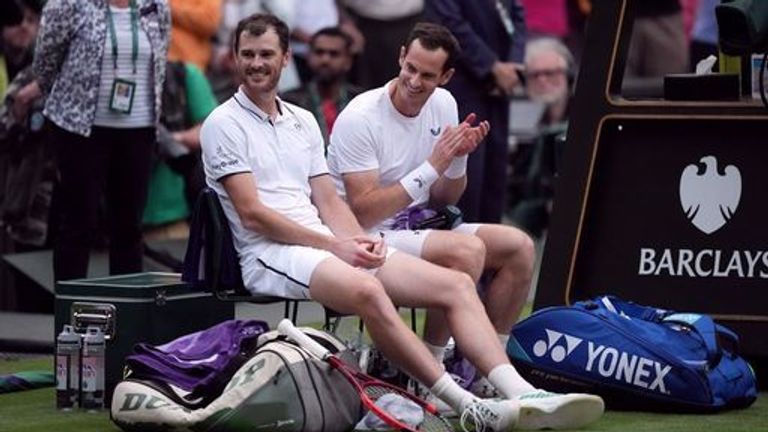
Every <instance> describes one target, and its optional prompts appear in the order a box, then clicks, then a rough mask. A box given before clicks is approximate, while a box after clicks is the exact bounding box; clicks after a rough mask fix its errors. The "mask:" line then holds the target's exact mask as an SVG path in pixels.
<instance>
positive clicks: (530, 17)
mask: <svg viewBox="0 0 768 432" xmlns="http://www.w3.org/2000/svg"><path fill="white" fill-rule="evenodd" d="M522 4H523V8H525V22H526V24H527V26H528V31H529V32H530V33H534V34H546V35H549V36H554V37H557V38H562V37H565V36H567V35H568V31H569V29H568V15H567V12H566V7H565V0H522Z"/></svg>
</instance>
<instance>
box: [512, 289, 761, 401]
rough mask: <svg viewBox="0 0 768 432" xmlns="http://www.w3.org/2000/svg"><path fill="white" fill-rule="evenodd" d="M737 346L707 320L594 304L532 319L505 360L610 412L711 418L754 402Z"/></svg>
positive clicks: (602, 300) (517, 331)
mask: <svg viewBox="0 0 768 432" xmlns="http://www.w3.org/2000/svg"><path fill="white" fill-rule="evenodd" d="M738 341H739V340H738V337H737V336H736V334H734V333H733V332H732V331H731V330H729V329H728V328H726V327H724V326H721V325H719V324H717V323H715V322H714V321H713V320H712V318H710V317H709V316H706V315H699V314H693V313H675V312H672V311H666V310H661V309H656V308H652V307H645V306H640V305H637V304H634V303H631V302H626V301H622V300H620V299H617V298H615V297H597V298H596V299H594V300H591V301H584V302H578V303H575V304H574V305H572V306H562V307H560V306H558V307H550V308H545V309H541V310H539V311H537V312H535V313H534V314H532V315H531V316H530V317H528V318H527V319H525V320H523V321H522V322H520V323H518V324H517V325H516V326H515V328H514V329H513V330H512V337H511V338H510V340H509V343H508V345H507V354H508V355H509V357H510V359H511V360H512V362H513V364H514V365H515V367H517V368H518V370H519V371H520V373H521V374H522V375H523V376H524V377H526V379H528V380H529V381H531V382H532V383H533V384H534V385H536V386H538V387H541V388H544V389H547V390H551V391H561V392H587V393H594V394H599V395H601V396H603V398H604V399H605V401H606V403H607V404H608V406H609V407H611V408H615V409H633V410H651V411H674V412H713V411H718V410H721V409H725V408H738V407H746V406H749V405H750V404H752V402H754V401H755V399H756V397H757V388H756V381H755V375H754V372H753V370H752V368H751V367H750V366H749V364H748V363H747V362H746V361H745V360H744V359H743V358H741V357H740V356H739V355H738V351H737V347H738Z"/></svg>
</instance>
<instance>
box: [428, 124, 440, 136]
mask: <svg viewBox="0 0 768 432" xmlns="http://www.w3.org/2000/svg"><path fill="white" fill-rule="evenodd" d="M440 129H442V128H441V127H440V126H438V127H437V129H430V130H429V131H430V132H432V136H438V135H440Z"/></svg>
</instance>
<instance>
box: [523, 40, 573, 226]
mask: <svg viewBox="0 0 768 432" xmlns="http://www.w3.org/2000/svg"><path fill="white" fill-rule="evenodd" d="M573 69H574V66H573V56H572V55H571V52H570V51H569V50H568V48H567V47H566V46H565V45H564V44H563V43H562V42H560V41H559V40H558V39H554V38H539V39H535V40H533V41H530V42H528V43H527V44H526V48H525V77H526V80H525V88H526V93H527V95H528V97H529V99H530V100H531V101H533V102H534V103H536V104H540V106H543V108H544V111H543V114H542V116H541V119H540V121H539V124H538V128H537V129H538V134H537V136H536V137H535V138H534V139H533V140H530V142H527V143H526V142H525V141H523V142H522V143H521V145H518V146H517V153H516V154H515V165H516V166H515V168H516V171H517V172H514V178H513V181H512V186H513V187H514V186H517V187H515V190H514V191H513V192H514V193H513V195H514V196H515V198H516V202H515V203H514V205H513V206H512V211H511V212H510V214H509V217H510V219H511V220H512V221H513V223H514V224H515V225H516V226H519V227H520V228H522V229H524V230H526V232H528V233H529V234H530V235H531V236H534V237H539V238H540V237H541V236H542V235H543V233H544V231H545V230H546V228H547V226H548V224H549V214H550V211H551V201H552V197H553V195H554V179H555V174H556V172H557V168H558V167H557V162H558V161H559V160H560V154H561V152H562V150H563V149H562V141H561V140H560V139H559V136H560V135H561V134H563V133H564V132H565V129H566V126H567V121H568V118H567V115H568V104H569V102H570V97H571V87H572V81H573V78H572V75H573ZM512 103H519V102H517V101H515V102H512ZM526 144H527V145H526Z"/></svg>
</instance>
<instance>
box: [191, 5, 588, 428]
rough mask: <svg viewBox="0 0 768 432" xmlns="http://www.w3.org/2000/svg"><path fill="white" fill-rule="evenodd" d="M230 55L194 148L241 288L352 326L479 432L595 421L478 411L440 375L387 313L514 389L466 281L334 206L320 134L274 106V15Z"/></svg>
mask: <svg viewBox="0 0 768 432" xmlns="http://www.w3.org/2000/svg"><path fill="white" fill-rule="evenodd" d="M233 45H234V50H235V62H236V67H237V71H238V73H239V75H240V77H241V78H242V85H241V87H240V89H239V90H238V92H237V93H236V94H235V95H234V96H233V97H232V98H230V99H229V100H228V101H226V102H224V103H223V104H222V105H221V106H219V107H218V108H217V109H216V110H214V111H213V112H212V113H211V114H210V115H209V116H208V118H207V119H206V120H205V122H204V124H203V128H202V132H201V142H202V148H203V162H204V165H205V173H206V182H207V184H208V186H209V187H211V188H212V189H213V190H215V191H216V193H217V194H218V196H219V198H220V199H221V203H222V207H223V208H224V213H225V214H226V217H227V221H228V222H229V224H230V227H231V228H232V232H233V238H234V243H235V248H236V250H237V252H238V256H239V259H240V266H241V268H242V275H243V283H244V285H245V287H246V288H247V289H248V290H250V291H252V292H254V293H260V294H267V295H276V296H281V297H286V298H311V299H313V300H315V301H317V302H319V303H321V304H323V305H324V306H326V307H328V308H331V309H334V310H336V311H338V312H341V313H347V314H356V315H359V316H360V318H361V319H362V320H363V322H364V323H365V326H366V328H367V330H368V332H369V334H370V335H371V338H372V339H373V341H374V342H375V344H376V347H377V348H378V349H379V350H381V351H382V352H383V353H384V354H385V355H386V356H387V358H389V359H390V360H391V361H392V362H394V363H395V364H397V365H399V366H400V367H402V368H403V369H404V370H405V371H406V372H408V373H409V374H410V375H411V376H413V377H414V378H415V379H417V380H418V381H420V382H421V383H423V384H424V385H426V386H427V387H428V388H430V390H431V391H432V392H433V394H434V395H436V396H437V397H438V398H440V400H442V401H443V402H445V403H446V404H447V405H449V406H451V407H452V408H453V410H455V411H456V412H458V413H462V415H463V423H465V424H466V423H470V424H471V423H473V424H474V427H475V429H476V430H487V429H490V430H495V431H502V430H504V431H505V430H510V429H511V428H513V427H517V428H538V427H565V426H577V425H580V424H585V423H588V422H590V421H592V420H594V419H595V418H596V417H599V415H600V414H601V413H602V400H601V399H599V398H597V397H594V396H578V395H556V396H554V397H548V396H547V395H549V394H541V393H536V395H535V397H531V398H529V399H526V400H523V399H520V400H511V399H508V400H490V399H481V398H478V397H476V396H474V395H472V394H471V393H469V392H467V391H466V390H464V389H462V388H461V387H459V386H458V385H457V384H456V383H455V382H454V381H453V380H452V379H451V377H450V376H449V375H448V373H446V372H445V371H443V370H442V368H441V366H440V364H439V363H438V362H437V361H435V359H434V358H433V357H432V356H431V355H430V353H429V351H428V350H427V348H426V347H425V346H424V345H423V344H422V343H421V342H420V341H419V339H418V337H417V336H416V335H415V334H414V333H413V332H412V331H411V330H410V329H409V328H408V327H407V326H406V325H405V324H404V323H403V321H402V320H401V319H400V316H399V315H398V313H397V309H396V308H395V306H394V305H395V304H398V305H403V306H408V307H424V308H428V309H430V310H436V311H439V313H441V314H442V316H445V317H446V319H447V327H448V328H449V329H450V331H451V333H452V334H453V335H454V338H455V339H456V342H457V344H458V345H459V346H460V347H461V348H462V351H463V352H464V353H465V354H466V355H467V358H469V359H470V360H471V361H472V362H473V363H474V364H475V366H476V367H477V368H478V369H480V370H481V371H483V373H487V374H489V375H490V376H492V377H493V378H492V381H493V383H494V385H497V386H509V385H514V384H513V381H514V379H515V375H516V372H515V371H514V368H513V367H512V365H511V364H510V363H509V359H508V358H507V356H506V355H505V353H504V350H503V349H502V348H501V346H500V345H499V343H498V341H497V339H496V336H495V334H494V331H493V326H492V325H491V322H490V321H489V320H488V317H487V316H486V315H485V312H484V311H483V305H482V303H481V302H480V299H479V297H478V296H477V293H476V292H475V289H474V284H473V283H472V281H471V279H470V278H469V277H468V276H467V275H465V274H463V273H461V272H458V271H455V270H451V269H446V268H443V267H439V266H436V265H434V264H431V263H429V262H427V261H424V260H422V259H420V258H416V257H414V256H412V255H410V254H407V253H402V252H397V251H395V250H394V248H391V249H389V251H388V250H387V247H386V245H385V244H384V243H383V242H382V241H381V240H380V239H379V238H378V237H377V236H374V237H373V238H372V237H369V236H368V235H366V234H365V233H364V231H363V229H362V228H361V227H360V225H359V224H358V223H357V221H356V220H355V217H354V216H353V214H352V212H351V211H350V210H349V207H347V205H346V204H345V203H344V201H343V200H342V199H341V198H340V197H339V196H338V195H337V194H336V190H335V188H334V186H333V181H332V180H331V178H330V176H329V175H328V168H327V166H326V163H325V158H324V157H323V147H324V146H323V138H322V135H321V133H320V128H319V127H318V125H317V122H316V121H315V119H314V118H313V117H312V114H311V113H310V112H309V111H306V110H304V109H302V108H299V107H297V106H295V105H292V104H290V103H286V102H283V101H282V100H281V99H279V98H278V97H277V83H278V81H279V78H280V73H281V71H282V69H283V68H284V67H285V66H287V64H288V59H289V56H290V51H289V50H288V27H287V26H286V25H285V23H283V22H282V21H280V20H279V19H277V18H275V17H274V16H271V15H253V16H251V17H248V18H246V19H245V20H243V21H241V22H240V23H239V24H238V26H237V30H236V33H235V42H234V44H233ZM414 97H416V98H421V97H422V95H420V94H419V92H418V91H417V92H415V94H414ZM459 129H462V130H465V131H468V130H471V129H472V128H470V127H468V126H462V127H460V128H452V130H453V131H452V132H448V133H446V134H445V135H443V137H444V138H443V141H441V142H443V144H442V147H445V148H446V149H447V150H446V151H447V152H448V153H449V154H450V153H451V152H456V151H457V150H456V148H457V147H461V148H464V146H465V145H467V142H468V140H467V139H465V138H463V137H464V135H462V134H461V133H459V132H458V130H459ZM470 141H471V140H470Z"/></svg>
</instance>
